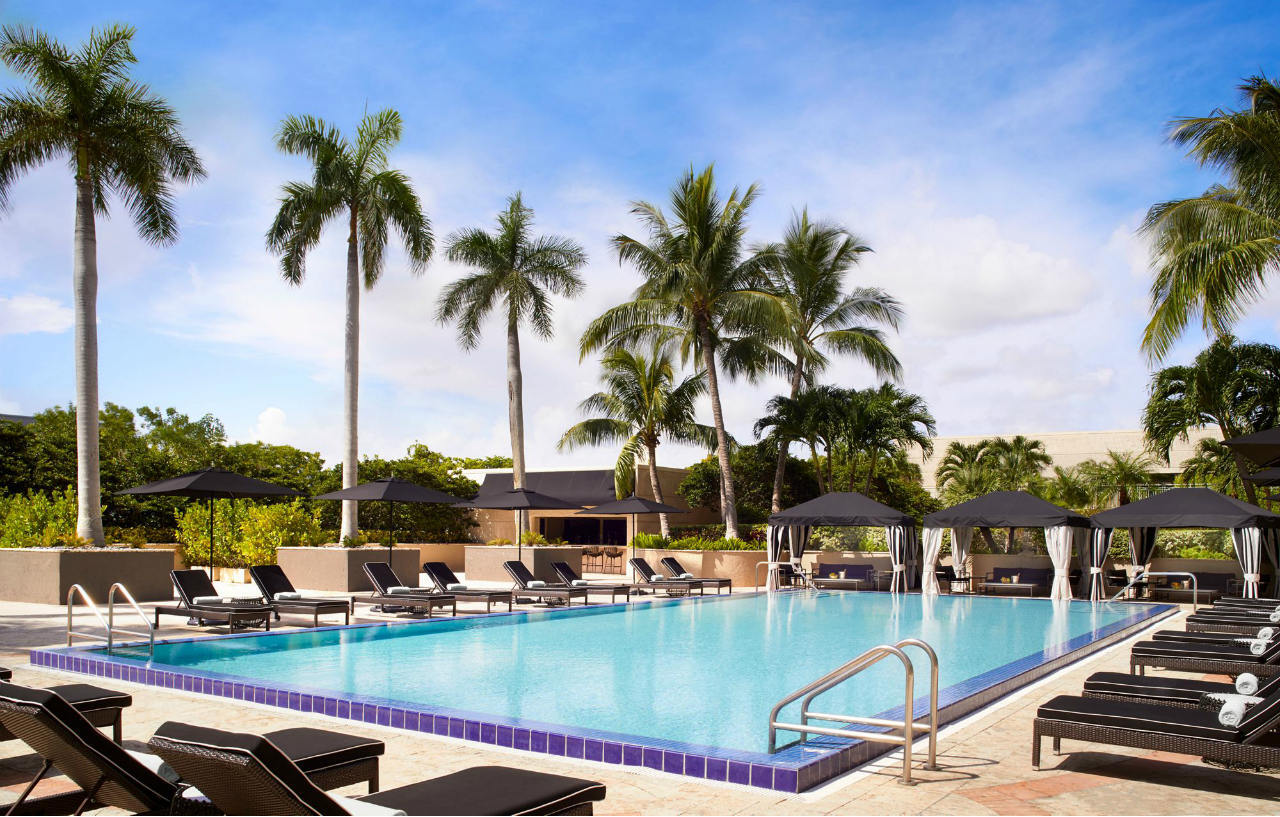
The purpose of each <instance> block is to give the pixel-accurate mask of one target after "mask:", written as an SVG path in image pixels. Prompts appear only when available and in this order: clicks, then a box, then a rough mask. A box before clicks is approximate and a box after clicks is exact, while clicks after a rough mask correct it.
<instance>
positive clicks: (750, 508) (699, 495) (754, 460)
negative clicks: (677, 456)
mask: <svg viewBox="0 0 1280 817" xmlns="http://www.w3.org/2000/svg"><path fill="white" fill-rule="evenodd" d="M775 453H776V452H775V450H774V447H773V446H772V445H771V444H769V443H768V442H767V441H766V442H763V443H760V444H757V445H735V446H734V447H733V453H732V466H733V477H734V479H735V480H736V481H737V483H738V484H739V485H741V486H742V491H741V493H740V494H739V495H738V503H739V507H738V514H739V517H740V521H741V522H742V523H743V524H753V523H759V522H764V521H765V520H766V519H767V518H768V516H769V513H770V508H771V504H772V494H773V484H772V481H771V477H772V476H773V469H774V456H775ZM676 493H678V494H680V495H681V496H683V497H684V498H685V501H686V502H688V503H689V504H690V506H692V507H696V508H708V509H711V510H719V511H721V512H723V510H724V509H723V507H722V505H721V502H722V496H721V495H722V492H721V490H720V466H719V463H718V462H717V461H716V459H715V457H708V458H706V459H704V460H701V461H700V462H697V463H695V464H694V465H693V466H692V467H690V469H689V473H688V474H686V475H685V478H684V480H683V481H681V483H680V486H679V487H678V488H677V489H676ZM818 495H819V491H818V481H817V477H816V476H815V474H814V472H813V468H812V466H811V465H810V464H809V463H807V462H805V461H804V460H799V459H796V458H795V457H792V458H791V460H790V461H789V462H788V463H787V481H786V483H785V484H784V485H783V493H782V496H783V503H784V504H785V505H786V506H788V507H790V506H791V505H797V504H799V503H801V502H807V501H808V500H810V499H813V498H814V497H816V496H818ZM730 538H732V537H730Z"/></svg>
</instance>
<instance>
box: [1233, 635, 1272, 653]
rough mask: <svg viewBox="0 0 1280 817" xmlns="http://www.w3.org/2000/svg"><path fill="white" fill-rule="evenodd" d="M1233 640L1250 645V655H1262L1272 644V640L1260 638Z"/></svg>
mask: <svg viewBox="0 0 1280 817" xmlns="http://www.w3.org/2000/svg"><path fill="white" fill-rule="evenodd" d="M1232 640H1233V641H1235V643H1237V644H1244V645H1246V646H1248V648H1249V654H1250V655H1262V654H1263V653H1264V652H1266V651H1267V647H1269V646H1271V642H1269V641H1263V640H1262V639H1260V638H1235V639H1232Z"/></svg>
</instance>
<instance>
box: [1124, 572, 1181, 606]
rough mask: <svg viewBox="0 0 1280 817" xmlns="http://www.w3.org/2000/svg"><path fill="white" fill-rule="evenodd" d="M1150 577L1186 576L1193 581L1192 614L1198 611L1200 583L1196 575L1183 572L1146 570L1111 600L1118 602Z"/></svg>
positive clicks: (1131, 580)
mask: <svg viewBox="0 0 1280 817" xmlns="http://www.w3.org/2000/svg"><path fill="white" fill-rule="evenodd" d="M1148 576H1185V577H1187V578H1189V579H1191V612H1193V613H1194V612H1195V611H1196V602H1197V601H1199V599H1200V582H1199V580H1198V579H1196V574H1194V573H1186V572H1184V571H1181V570H1163V571H1159V572H1156V571H1146V570H1144V571H1142V572H1141V573H1138V574H1137V575H1136V576H1134V577H1133V578H1132V579H1130V580H1129V583H1128V584H1126V585H1125V586H1124V587H1122V588H1120V592H1119V593H1116V594H1115V595H1114V596H1112V597H1111V600H1112V601H1116V600H1117V599H1119V598H1120V597H1121V596H1123V595H1124V594H1125V593H1128V592H1129V589H1130V588H1131V587H1133V586H1134V585H1135V584H1137V583H1138V582H1140V581H1145V580H1146V578H1147V577H1148Z"/></svg>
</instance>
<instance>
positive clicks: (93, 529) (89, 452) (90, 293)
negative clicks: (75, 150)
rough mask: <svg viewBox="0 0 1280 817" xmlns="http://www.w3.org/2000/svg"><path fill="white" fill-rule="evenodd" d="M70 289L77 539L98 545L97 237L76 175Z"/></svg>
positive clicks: (85, 179)
mask: <svg viewBox="0 0 1280 817" xmlns="http://www.w3.org/2000/svg"><path fill="white" fill-rule="evenodd" d="M72 274H73V288H74V290H75V292H74V298H75V309H76V351H75V354H76V535H77V536H79V537H80V538H81V539H88V540H89V541H91V542H93V543H94V544H95V545H102V544H103V542H104V537H103V535H102V483H101V473H100V471H99V468H100V463H99V452H98V237H97V231H96V227H95V224H94V221H93V182H92V181H91V180H90V178H89V176H88V173H87V172H86V171H85V170H84V169H83V168H81V171H80V173H78V174H77V176H76V226H75V257H74V259H73V273H72Z"/></svg>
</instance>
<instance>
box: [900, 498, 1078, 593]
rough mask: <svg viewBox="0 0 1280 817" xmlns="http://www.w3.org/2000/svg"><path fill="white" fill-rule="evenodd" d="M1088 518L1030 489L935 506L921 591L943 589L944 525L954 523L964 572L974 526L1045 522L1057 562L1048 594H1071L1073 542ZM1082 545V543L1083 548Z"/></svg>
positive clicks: (927, 527)
mask: <svg viewBox="0 0 1280 817" xmlns="http://www.w3.org/2000/svg"><path fill="white" fill-rule="evenodd" d="M1092 524H1093V523H1092V522H1090V521H1089V518H1088V517H1086V516H1082V515H1081V514H1078V513H1076V512H1075V511H1072V510H1068V509H1066V508H1061V507H1059V506H1057V505H1054V504H1053V503H1052V502H1046V501H1044V500H1043V499H1041V498H1040V497H1038V496H1032V495H1031V494H1029V493H1027V492H1026V491H996V492H994V493H990V494H987V495H986V496H980V497H978V498H977V499H971V500H969V501H968V502H961V503H960V504H959V505H955V506H953V507H950V508H946V509H944V510H941V511H935V512H933V513H931V514H929V515H928V516H926V517H925V518H924V583H923V585H922V588H921V590H922V592H924V593H925V594H928V595H933V594H936V593H937V592H938V579H937V576H936V575H935V574H934V570H935V569H936V567H937V564H938V556H939V555H940V554H941V552H942V531H943V530H944V529H946V528H950V529H951V557H952V560H953V561H954V562H955V565H956V574H957V575H959V573H960V570H961V569H962V568H961V566H962V565H963V564H964V562H965V559H967V558H968V557H969V543H970V542H971V541H972V540H973V529H974V528H1011V529H1013V528H1044V541H1045V545H1046V546H1047V547H1048V549H1049V559H1050V560H1051V561H1052V562H1053V586H1052V587H1051V588H1050V591H1049V598H1052V599H1069V598H1071V581H1070V579H1069V578H1068V572H1069V570H1070V567H1071V551H1072V547H1073V545H1074V544H1076V542H1077V541H1079V542H1080V543H1081V544H1082V545H1083V543H1084V538H1085V533H1086V531H1088V529H1089V528H1090V527H1091V526H1092ZM1081 549H1082V550H1083V547H1082V548H1081Z"/></svg>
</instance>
